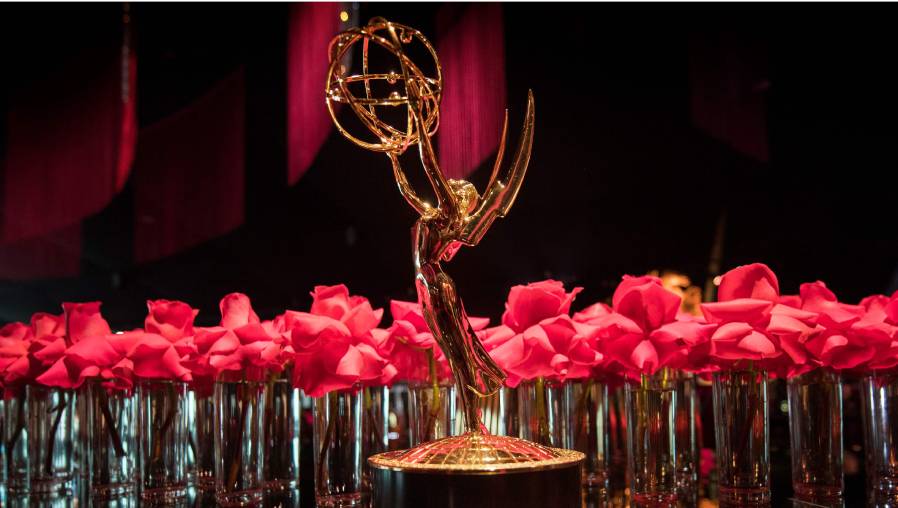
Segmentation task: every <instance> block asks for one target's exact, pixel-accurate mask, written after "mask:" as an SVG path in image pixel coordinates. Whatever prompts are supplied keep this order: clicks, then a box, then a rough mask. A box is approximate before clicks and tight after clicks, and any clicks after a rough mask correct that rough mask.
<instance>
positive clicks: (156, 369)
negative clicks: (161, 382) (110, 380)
mask: <svg viewBox="0 0 898 508" xmlns="http://www.w3.org/2000/svg"><path fill="white" fill-rule="evenodd" d="M124 335H125V338H124V339H123V340H125V341H127V342H129V343H130V344H131V347H130V348H129V350H128V352H127V354H126V357H127V359H128V360H130V361H131V362H132V369H133V373H134V376H135V377H138V378H142V379H167V380H174V381H190V380H191V379H192V377H191V375H190V370H188V369H187V368H186V367H184V366H183V365H182V364H181V355H180V354H179V353H178V350H177V349H175V346H174V345H173V344H172V343H171V342H169V340H168V339H166V338H165V337H163V336H161V335H158V334H155V333H147V332H144V331H142V330H135V331H133V332H127V333H125V334H124Z"/></svg>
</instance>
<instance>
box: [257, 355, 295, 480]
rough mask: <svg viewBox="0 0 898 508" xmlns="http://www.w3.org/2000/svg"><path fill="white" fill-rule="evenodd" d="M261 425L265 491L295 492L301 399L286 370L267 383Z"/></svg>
mask: <svg viewBox="0 0 898 508" xmlns="http://www.w3.org/2000/svg"><path fill="white" fill-rule="evenodd" d="M264 422H265V467H264V477H265V485H266V488H267V489H269V490H271V491H281V490H288V489H295V488H298V487H299V452H300V426H301V424H302V395H301V393H300V390H299V388H294V387H293V382H292V375H291V373H290V371H289V370H287V371H284V372H283V373H282V374H281V375H279V376H278V377H276V378H274V379H273V380H271V381H269V383H268V387H267V391H266V398H265V418H264Z"/></svg>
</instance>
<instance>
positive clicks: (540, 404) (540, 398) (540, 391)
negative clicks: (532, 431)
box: [536, 377, 550, 445]
mask: <svg viewBox="0 0 898 508" xmlns="http://www.w3.org/2000/svg"><path fill="white" fill-rule="evenodd" d="M547 419H548V418H547V415H546V380H545V379H543V378H542V377H538V378H536V422H537V423H536V425H537V435H538V436H539V440H540V443H541V444H546V445H547V444H549V443H550V438H549V422H548V421H547Z"/></svg>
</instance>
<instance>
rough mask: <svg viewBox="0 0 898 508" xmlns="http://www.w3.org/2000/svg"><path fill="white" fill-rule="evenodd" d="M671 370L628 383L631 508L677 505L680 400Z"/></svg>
mask: <svg viewBox="0 0 898 508" xmlns="http://www.w3.org/2000/svg"><path fill="white" fill-rule="evenodd" d="M675 384H676V383H675V377H674V376H673V375H672V374H671V372H670V370H669V369H662V370H661V371H659V372H658V373H656V374H654V375H646V374H643V375H642V376H641V379H640V380H639V381H630V382H628V383H627V401H626V403H627V459H628V460H627V469H628V476H629V477H630V503H631V506H638V507H642V506H653V507H662V506H663V507H674V506H676V504H677V449H676V433H675V430H676V427H675V424H676V416H677V400H676V393H677V392H676V386H675Z"/></svg>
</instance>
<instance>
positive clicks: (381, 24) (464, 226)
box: [326, 18, 583, 475]
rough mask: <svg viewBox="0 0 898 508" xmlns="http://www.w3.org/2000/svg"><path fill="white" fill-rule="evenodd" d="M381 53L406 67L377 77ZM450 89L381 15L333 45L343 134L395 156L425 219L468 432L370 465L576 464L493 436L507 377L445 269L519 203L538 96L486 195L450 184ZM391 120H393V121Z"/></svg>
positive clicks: (445, 343)
mask: <svg viewBox="0 0 898 508" xmlns="http://www.w3.org/2000/svg"><path fill="white" fill-rule="evenodd" d="M359 45H360V46H361V62H360V66H361V73H358V74H352V73H350V72H349V70H348V69H347V66H348V64H347V62H348V60H349V58H350V57H352V53H350V51H351V50H353V49H358V47H359ZM413 46H417V47H416V48H414V49H417V50H419V53H421V54H425V55H426V54H429V58H431V59H432V62H425V63H427V64H429V65H431V66H432V70H431V75H428V74H427V73H426V72H425V70H424V68H423V67H421V66H419V65H417V64H416V63H415V62H414V61H412V59H411V58H410V57H409V56H408V54H409V53H410V52H411V51H412V48H413ZM375 48H379V49H378V52H380V53H382V54H385V55H387V56H389V57H390V58H391V59H392V60H393V62H394V65H396V61H398V71H396V70H386V71H385V72H373V71H370V70H369V66H370V65H371V63H372V62H371V58H372V57H371V56H370V54H371V50H372V49H375ZM422 48H423V49H422ZM381 50H384V51H381ZM357 63H358V62H357ZM442 86H443V81H442V72H441V69H440V64H439V59H438V58H437V54H436V51H435V50H434V48H433V46H432V45H431V43H430V42H429V41H428V40H427V38H426V37H424V35H423V34H422V33H421V32H419V31H417V30H415V29H413V28H410V27H408V26H404V25H400V24H398V23H392V22H389V21H387V20H385V19H382V18H374V19H372V20H371V21H370V22H369V23H368V25H367V26H365V27H361V28H354V29H350V30H347V31H345V32H343V33H341V34H339V35H338V36H337V37H335V38H334V40H333V41H332V42H331V46H330V67H329V71H328V78H327V85H326V98H327V106H328V109H329V111H330V114H331V117H332V118H333V120H334V123H335V124H336V126H337V129H338V130H339V131H340V132H341V133H342V134H343V135H344V136H346V137H347V138H349V139H350V140H351V141H352V142H354V143H355V144H357V145H359V146H361V147H363V148H366V149H368V150H373V151H377V152H383V153H385V154H386V155H387V157H388V158H389V159H390V162H391V164H392V167H393V176H394V177H395V179H396V183H397V185H398V187H399V192H400V193H401V194H402V196H403V197H404V198H405V200H406V201H407V202H408V203H409V205H411V207H412V208H413V209H414V210H415V211H416V212H418V214H419V215H420V218H419V219H418V220H417V221H416V223H415V225H414V227H413V230H412V235H413V236H412V238H413V255H414V263H415V284H416V287H417V292H418V298H419V300H420V302H421V305H422V310H423V313H424V318H425V320H426V321H427V325H428V327H429V328H430V330H431V332H432V333H433V335H434V338H435V339H436V342H437V344H439V346H440V348H441V349H442V351H443V352H444V353H445V355H446V358H447V359H448V361H449V366H450V368H451V370H452V373H453V376H454V377H455V382H456V386H457V387H458V393H459V394H460V398H461V407H462V411H463V417H464V427H465V431H466V432H465V434H464V435H462V436H455V437H449V438H445V439H441V440H438V441H434V442H430V443H424V444H423V445H420V446H418V447H416V448H413V449H411V450H402V451H397V452H388V453H384V454H380V455H376V456H374V457H372V458H371V459H369V462H370V463H371V465H372V466H374V467H375V468H379V469H386V470H392V471H406V472H408V471H416V472H425V471H427V472H433V471H438V472H466V473H468V474H471V473H481V474H493V475H495V474H502V473H505V472H510V471H521V470H528V469H529V470H543V469H553V468H559V467H564V466H572V465H573V466H576V465H577V464H578V463H579V462H580V461H581V460H582V457H583V455H582V454H580V453H578V452H573V451H569V450H560V449H555V448H548V447H544V446H539V445H536V444H534V443H530V442H528V441H524V440H520V439H515V438H510V437H504V436H492V435H489V434H488V433H487V432H486V430H485V428H484V427H483V425H482V423H481V418H480V414H479V411H478V398H480V397H484V396H487V395H490V394H492V393H494V392H495V391H497V390H498V389H499V388H500V387H501V386H502V383H503V382H504V380H505V374H504V373H503V372H502V369H501V368H499V366H498V365H496V364H495V362H494V361H493V360H492V358H490V356H489V354H488V353H487V352H486V350H485V349H484V347H483V345H482V344H481V343H480V340H479V339H478V338H477V336H476V334H475V333H474V331H473V329H472V327H471V325H470V323H469V322H468V319H467V316H466V314H465V311H464V306H463V305H462V301H461V298H460V297H459V295H458V292H457V291H456V288H455V284H454V283H453V281H452V278H451V277H449V275H448V274H447V273H446V272H445V271H443V268H442V266H441V263H442V262H448V261H450V260H451V259H452V257H453V256H454V255H455V253H456V252H457V251H458V249H459V248H460V247H461V246H462V245H468V246H474V245H477V243H478V242H480V240H481V239H482V238H483V235H484V234H485V233H486V232H487V230H489V228H490V226H491V225H492V224H493V222H494V221H495V220H496V219H497V218H499V217H504V216H505V215H506V214H507V213H508V211H509V209H510V208H511V206H512V204H513V203H514V200H515V197H516V196H517V194H518V191H519V190H520V188H521V183H522V182H523V180H524V175H525V173H526V171H527V164H528V162H529V159H530V149H531V146H532V144H533V127H534V103H533V94H532V92H531V93H529V94H528V101H527V112H526V115H525V119H524V126H523V129H522V130H521V134H520V139H519V142H518V146H517V149H516V151H515V153H514V155H513V157H512V158H511V162H510V164H509V165H508V167H507V168H506V169H503V166H502V161H503V153H504V147H505V135H506V130H507V127H508V113H507V111H506V115H505V125H504V127H503V132H502V137H501V141H500V144H499V152H498V155H497V157H496V162H495V164H494V166H493V170H492V175H491V176H490V179H489V183H488V185H487V188H486V192H484V194H483V195H482V196H481V195H480V194H479V193H478V191H477V189H476V188H475V187H474V185H473V184H471V183H470V182H467V181H465V180H455V179H451V178H447V177H446V176H445V174H444V173H443V172H442V171H441V170H440V166H439V163H438V162H437V157H436V155H435V153H434V149H433V143H432V140H431V138H432V137H433V135H434V134H435V133H436V130H437V127H438V125H439V116H440V95H441V92H442ZM338 104H341V105H343V106H344V107H348V108H350V109H351V110H352V111H353V113H355V116H356V117H357V118H358V120H360V121H361V124H362V125H363V126H364V127H365V128H367V130H368V131H369V133H370V134H373V136H374V138H373V139H371V140H367V141H366V140H364V139H362V138H361V137H358V136H356V135H355V134H353V133H350V132H349V130H348V129H347V128H345V127H344V125H342V124H341V123H340V121H339V120H338V116H337V114H336V113H337V111H336V105H338ZM403 110H404V112H405V115H403V114H402V112H403ZM397 112H398V114H397ZM390 115H391V118H393V123H390V122H387V121H385V120H384V118H386V117H388V116H390ZM412 145H417V147H418V152H419V155H420V159H421V164H422V166H423V170H424V173H425V175H426V177H427V181H428V182H429V183H430V186H431V187H432V188H433V193H434V195H435V196H436V203H435V204H430V203H428V202H427V201H425V200H424V199H422V198H421V197H420V195H419V194H418V193H417V192H416V191H415V189H414V188H412V185H411V184H410V183H409V179H408V178H407V177H406V172H405V169H404V168H403V167H402V165H401V164H400V161H399V156H400V155H401V154H402V153H404V152H405V151H406V149H408V148H409V147H411V146H412Z"/></svg>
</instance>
